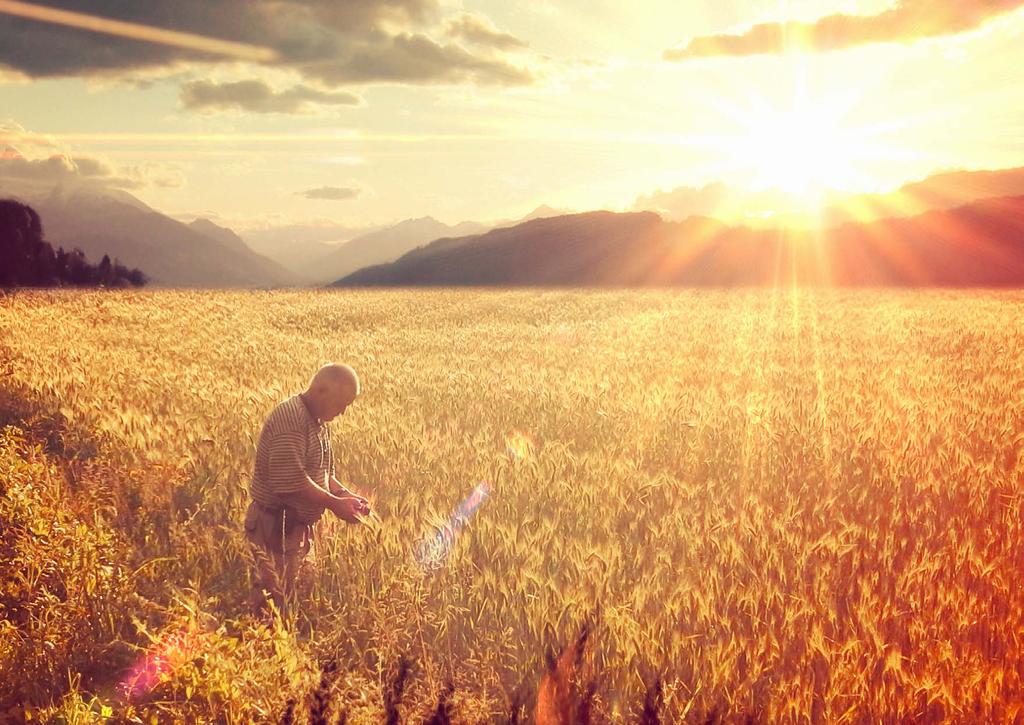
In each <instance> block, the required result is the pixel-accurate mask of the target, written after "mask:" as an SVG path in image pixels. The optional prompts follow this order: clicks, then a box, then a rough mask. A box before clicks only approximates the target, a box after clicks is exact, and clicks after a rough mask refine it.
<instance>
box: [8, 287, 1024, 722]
mask: <svg viewBox="0 0 1024 725" xmlns="http://www.w3.org/2000/svg"><path fill="white" fill-rule="evenodd" d="M1022 301H1024V296H1022V295H1021V294H1019V293H1012V292H985V291H975V292H953V291H931V292H910V291H898V292H883V291H856V292H829V291H824V290H789V289H786V290H781V289H780V290H763V291H749V292H747V291H714V290H709V291H700V292H668V291H636V292H611V291H603V292H573V291H544V292H539V293H533V292H526V291H511V292H507V291H486V292H484V291H472V290H469V291H442V290H435V291H391V292H378V291H373V292H369V291H365V292H364V291H346V292H344V293H328V292H325V293H316V292H309V293H233V292H232V293H219V292H179V291H147V292H123V293H122V292H118V293H115V294H95V293H76V292H61V293H44V292H38V293H24V294H16V295H11V296H7V297H4V298H2V300H0V336H2V339H3V340H4V341H5V344H6V346H7V354H6V357H7V359H6V362H5V363H4V365H3V367H4V369H6V370H8V372H9V374H8V375H7V376H6V377H5V379H6V380H8V383H5V385H9V386H10V385H13V386H15V387H18V388H19V389H20V390H21V391H22V392H27V393H28V394H31V395H32V396H34V397H35V399H37V400H39V401H43V402H41V403H39V405H41V406H42V407H43V408H46V409H47V410H48V411H50V413H59V417H57V416H50V417H51V418H54V419H59V420H60V421H61V422H60V425H59V426H57V427H58V430H57V432H56V433H55V435H56V436H57V438H60V436H61V433H60V431H61V430H84V431H88V434H89V440H90V441H91V443H90V445H92V446H94V447H95V454H94V455H91V457H89V456H79V457H77V458H76V457H75V456H74V454H72V455H71V456H65V455H64V454H63V453H62V452H60V451H56V452H55V457H53V458H52V459H47V458H46V456H45V452H44V453H40V452H39V450H38V449H37V448H34V447H33V446H34V445H36V444H35V443H34V442H30V441H29V440H26V439H25V438H24V437H23V434H18V433H17V432H13V431H11V432H8V433H7V434H5V441H6V443H5V444H4V445H5V446H6V447H5V448H4V449H3V450H4V452H3V454H2V455H3V460H4V461H5V463H4V465H5V466H7V469H5V473H6V478H5V479H4V480H5V481H8V483H6V484H5V486H6V489H5V496H4V497H3V499H2V505H3V506H4V507H5V509H4V511H3V512H2V514H3V516H4V521H12V522H15V523H13V524H9V525H5V528H4V533H3V537H4V538H3V546H4V547H6V548H5V549H4V557H3V566H4V567H5V571H4V579H3V581H4V586H5V587H6V589H5V592H6V594H5V596H6V597H8V598H9V599H4V600H3V601H4V607H5V609H4V610H3V616H2V618H0V626H2V627H4V631H5V633H6V634H8V635H9V636H5V637H3V638H2V642H3V644H2V645H0V668H3V673H4V676H3V677H0V681H3V682H4V684H5V686H6V687H7V695H8V697H12V698H17V699H18V701H19V704H20V703H24V704H27V705H28V706H29V708H30V709H34V711H35V712H38V713H42V714H45V713H57V712H60V713H64V714H65V715H67V713H72V712H85V713H92V712H94V711H99V712H102V708H104V707H108V708H114V709H115V711H116V712H117V713H119V716H125V717H128V716H129V715H125V713H129V714H130V715H131V716H139V717H148V716H149V715H151V714H154V713H155V714H157V715H158V716H176V717H181V718H185V719H200V720H203V719H205V720H209V721H218V720H219V721H231V722H243V721H247V720H266V719H275V720H276V719H280V718H281V716H282V715H283V714H284V712H285V703H286V702H287V701H288V700H293V701H294V705H293V707H292V709H291V712H292V717H294V718H295V719H296V721H306V720H310V719H313V720H316V719H317V718H328V719H329V720H331V721H334V720H336V719H337V718H338V717H341V716H342V713H344V715H343V716H344V717H345V718H346V719H347V721H348V722H380V721H381V720H382V719H383V718H384V717H386V716H387V713H388V712H391V711H394V712H397V713H398V716H400V717H402V718H403V721H405V720H410V721H414V722H415V721H425V720H427V719H429V718H431V717H434V718H437V717H441V718H443V717H450V718H452V719H453V720H454V721H457V722H473V721H480V722H486V721H493V720H495V719H509V720H511V719H512V718H513V717H515V718H519V717H525V716H526V715H527V711H528V714H529V716H530V717H531V718H536V717H537V712H538V711H537V703H538V699H539V693H540V692H541V691H542V690H543V687H544V685H543V681H544V678H545V676H546V674H547V673H548V672H549V668H548V663H547V660H546V658H545V651H546V649H547V648H549V647H551V646H553V645H555V644H561V643H570V642H573V641H575V638H576V637H577V636H578V634H579V632H580V628H581V626H582V625H583V624H584V623H585V622H592V623H593V628H592V630H591V631H590V634H589V639H588V642H587V647H586V650H587V652H588V655H587V659H586V671H587V672H588V673H592V675H593V677H592V678H589V677H583V679H581V680H578V681H577V684H576V685H574V687H577V688H582V689H581V690H579V691H577V690H572V692H574V693H575V694H574V695H573V697H578V698H582V699H577V700H576V702H586V703H588V704H587V705H586V708H587V709H586V712H587V715H586V717H588V718H591V719H593V720H594V721H601V720H613V721H621V720H626V719H630V720H640V719H642V718H648V720H645V721H652V720H651V719H650V718H653V717H658V718H661V719H662V721H664V722H680V721H694V722H702V721H704V720H706V719H708V718H709V717H710V716H711V715H712V713H714V715H715V717H718V718H721V719H724V720H726V721H734V720H737V719H742V718H746V717H751V718H754V719H756V720H758V721H762V720H764V721H798V720H801V721H802V720H811V721H820V722H860V721H878V720H883V721H892V720H917V721H929V720H931V721H938V720H940V719H942V718H950V719H954V720H989V721H1005V720H1009V721H1012V720H1013V719H1014V718H1015V717H1017V716H1018V714H1019V713H1020V712H1021V708H1022V706H1024V700H1022V696H1021V692H1022V691H1024V687H1022V679H1024V665H1022V664H1021V663H1022V662H1024V657H1022V656H1021V654H1022V653H1021V650H1020V644H1019V643H1020V642H1021V641H1024V639H1022V635H1024V590H1022V589H1021V588H1020V587H1019V586H1018V585H1017V581H1018V578H1019V568H1020V561H1022V560H1024V558H1022V557H1024V536H1022V532H1021V526H1022V508H1021V506H1022V498H1021V483H1022V471H1024V468H1022V461H1021V451H1022V450H1024V361H1022V358H1021V357H1020V356H1019V355H1017V354H1016V352H1015V351H1018V350H1020V349H1024V325H1022V322H1024V319H1022V318H1024V307H1022V305H1021V302H1022ZM328 360H340V361H345V362H349V363H351V364H353V365H354V366H355V368H356V369H357V370H358V371H359V373H360V375H361V377H362V382H363V390H364V393H363V395H362V396H361V397H360V399H359V400H358V401H357V403H356V404H355V405H354V406H353V407H352V408H351V409H350V411H349V413H348V414H346V416H345V417H344V418H343V419H342V420H341V421H339V422H337V423H336V424H335V425H334V433H333V434H334V445H335V449H336V451H337V453H338V458H339V462H340V471H339V473H340V474H341V476H342V477H343V478H344V479H346V480H348V481H351V482H352V484H353V485H354V486H355V487H356V488H357V489H359V490H361V491H363V492H364V493H367V494H372V496H373V497H374V498H375V503H376V510H377V511H378V512H379V513H380V515H381V519H380V521H379V522H376V523H372V524H368V525H366V526H361V527H356V526H347V525H345V524H343V523H342V522H340V521H336V520H325V521H324V522H323V524H322V526H321V528H320V531H319V533H318V537H319V540H318V542H317V549H318V551H317V558H318V568H317V574H316V579H315V581H314V582H313V587H312V593H311V595H310V596H309V597H308V598H307V599H306V600H305V601H304V602H303V603H302V605H301V607H300V610H301V611H300V613H299V615H298V618H299V621H298V622H296V623H295V626H294V627H293V628H292V629H290V630H283V631H282V630H277V629H273V628H271V629H267V628H265V627H262V626H261V625H260V624H259V623H257V622H254V621H252V620H251V619H250V618H248V617H247V616H246V615H245V611H246V596H247V593H248V591H247V586H248V582H247V576H246V555H247V554H246V549H245V546H244V542H243V540H242V538H241V536H240V533H239V532H240V524H241V516H242V513H243V511H244V507H245V504H246V498H247V494H246V490H245V486H246V483H247V479H248V476H249V473H250V470H251V467H252V455H253V444H254V439H255V436H256V435H257V434H258V432H259V427H260V425H261V424H262V422H263V419H264V417H265V415H266V413H267V412H268V411H269V410H270V409H271V408H272V407H273V405H274V404H275V403H276V402H277V401H279V400H281V399H282V398H284V397H286V396H287V395H289V394H292V393H294V392H297V391H298V390H300V389H301V388H302V386H303V385H304V384H305V383H306V381H307V380H308V377H309V375H310V374H311V373H312V371H313V370H315V368H316V367H317V366H319V365H320V364H321V363H323V362H325V361H328ZM28 427H31V426H28ZM19 436H22V437H19ZM523 436H526V437H528V439H529V440H530V441H531V445H530V446H523V445H521V444H520V443H519V442H518V441H521V439H522V437H523ZM45 438H46V436H45V435H44V436H43V437H42V439H45ZM35 440H41V439H40V438H32V441H35ZM510 440H511V441H513V443H514V444H510ZM510 449H511V450H514V451H516V452H517V454H516V455H510V453H509V451H510ZM522 452H525V454H523V453H522ZM483 480H487V481H490V482H491V484H492V488H493V493H492V495H491V496H490V497H489V498H488V499H487V500H486V501H485V502H484V504H483V506H482V507H481V508H480V510H479V512H478V513H477V514H476V517H475V518H474V520H473V522H472V523H471V524H470V525H469V527H468V528H466V529H465V530H464V531H463V533H462V534H460V537H459V539H458V540H457V542H456V546H455V548H454V550H453V551H452V554H451V556H450V558H449V561H448V563H447V565H446V566H445V567H444V568H443V569H441V570H440V571H438V572H436V573H429V574H425V573H424V572H423V571H422V570H421V569H420V568H419V567H418V566H417V565H416V562H415V560H414V558H413V557H412V555H411V548H412V546H413V544H414V543H415V541H416V540H417V539H419V538H420V537H422V536H423V535H424V534H425V533H426V532H428V531H430V529H431V526H432V525H434V524H436V523H438V522H440V521H443V520H444V518H445V517H446V516H447V514H448V512H449V511H450V510H451V509H452V508H453V507H454V506H455V504H456V503H457V502H458V501H459V500H460V499H461V498H462V497H463V496H465V494H466V493H467V492H468V491H469V490H470V489H471V488H472V487H473V486H474V485H475V484H476V483H477V482H479V481H483ZM19 481H20V483H19ZM38 481H41V482H42V483H37V482H38ZM11 491H13V492H14V493H13V494H12V493H11ZM47 519H48V520H49V521H48V522H47V523H42V522H43V521H44V520H47ZM33 527H37V528H39V527H43V528H39V530H40V531H43V533H42V534H39V533H36V532H34V531H33ZM75 557H79V558H78V559H76V558H75ZM9 582H14V585H13V588H12V585H11V584H10V583H9ZM61 587H63V589H62V588H61ZM47 642H50V643H51V644H52V645H53V646H52V647H50V646H48V645H47V644H46V643H47ZM12 643H14V644H12ZM161 648H165V650H167V652H168V653H169V654H168V657H171V658H172V659H173V658H176V659H174V662H173V666H169V667H168V668H167V669H166V672H165V674H164V676H162V677H161V678H160V679H159V682H158V683H157V684H156V685H155V686H154V688H153V689H152V690H151V691H149V692H148V693H146V694H145V695H144V696H141V695H140V696H138V697H137V698H135V699H134V700H131V701H129V702H125V701H124V699H123V698H122V697H120V696H119V695H118V694H117V690H116V684H117V682H118V680H119V678H120V677H122V676H123V672H124V671H125V670H126V669H127V668H128V667H130V666H131V664H132V663H133V662H134V661H136V660H137V659H138V658H140V657H145V656H147V655H151V654H152V653H153V652H154V651H161ZM403 657H407V658H409V661H410V662H412V663H414V664H413V665H411V668H410V670H409V675H408V676H407V679H406V680H405V681H404V684H403V691H402V693H401V697H400V698H399V699H400V702H397V701H396V700H395V699H394V698H392V699H391V700H389V699H388V698H389V695H388V693H389V692H390V690H389V687H391V685H392V684H393V683H394V673H395V669H394V668H395V663H396V662H399V661H400V659H401V658H403ZM556 659H557V658H556ZM325 662H333V663H334V665H335V666H336V669H335V670H332V671H331V672H330V673H326V674H325V670H324V669H323V663H325ZM22 663H24V667H22ZM34 682H38V683H40V684H39V685H33V684H32V683H34ZM591 682H593V683H594V688H593V690H592V691H590V692H589V693H588V689H587V688H588V687H589V685H590V683H591ZM652 683H657V685H652ZM449 685H450V688H449ZM570 689H571V688H570ZM316 693H319V694H316ZM445 693H449V694H445ZM64 694H66V697H65V699H63V700H62V699H61V696H62V695H64ZM392 694H393V693H392ZM317 698H319V699H317ZM389 702H391V703H392V705H393V707H392V708H391V710H389V709H388V708H389V705H388V703H389ZM645 703H646V704H645ZM19 706H20V705H19ZM524 706H525V707H524ZM578 712H579V710H578V709H577V713H578ZM439 713H440V714H439ZM512 713H516V714H515V715H514V716H513V714H512Z"/></svg>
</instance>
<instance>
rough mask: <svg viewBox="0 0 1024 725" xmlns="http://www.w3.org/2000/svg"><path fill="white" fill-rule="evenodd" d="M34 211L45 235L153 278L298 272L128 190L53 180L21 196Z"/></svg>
mask: <svg viewBox="0 0 1024 725" xmlns="http://www.w3.org/2000/svg"><path fill="white" fill-rule="evenodd" d="M21 200H22V201H25V202H26V203H28V204H30V205H31V206H32V207H33V208H34V209H35V210H36V212H37V213H38V214H39V216H40V218H41V219H42V223H43V231H44V234H45V237H46V240H47V241H48V242H50V243H51V244H53V245H55V246H61V247H64V248H65V249H73V248H78V249H81V250H82V251H83V252H84V253H85V255H86V258H87V259H89V260H90V261H94V262H95V261H98V260H99V259H100V258H102V257H103V255H109V256H110V257H111V258H112V259H117V260H119V261H120V262H121V263H122V264H124V265H126V266H128V267H137V268H139V269H141V270H142V271H143V272H145V274H146V275H147V276H148V277H149V278H150V280H151V284H153V285H157V286H173V287H281V286H290V285H297V284H300V283H301V279H300V278H299V277H298V276H297V275H295V274H294V273H292V272H290V271H289V270H287V269H285V268H284V267H282V266H281V265H280V264H278V263H277V262H274V261H273V260H270V259H268V258H267V257H264V256H262V255H259V254H256V252H254V251H252V250H251V249H250V248H249V247H248V246H247V245H246V244H245V242H243V241H242V240H241V239H240V238H239V237H238V236H237V235H235V234H234V233H233V232H231V230H229V229H224V228H222V227H218V226H217V225H215V224H213V223H212V222H206V223H193V224H191V225H189V224H183V223H182V222H179V221H176V220H174V219H171V218H170V217H168V216H166V215H164V214H161V213H160V212H158V211H156V210H154V209H151V208H150V207H148V206H146V205H145V204H143V203H142V202H141V201H139V200H138V199H136V198H135V197H133V196H132V195H130V194H128V193H126V192H118V191H116V190H111V189H102V190H99V189H93V188H89V187H84V186H83V187H73V188H70V189H69V188H64V187H56V188H54V189H52V190H50V191H48V192H46V193H43V194H38V195H34V196H29V197H28V198H22V199H21Z"/></svg>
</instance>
